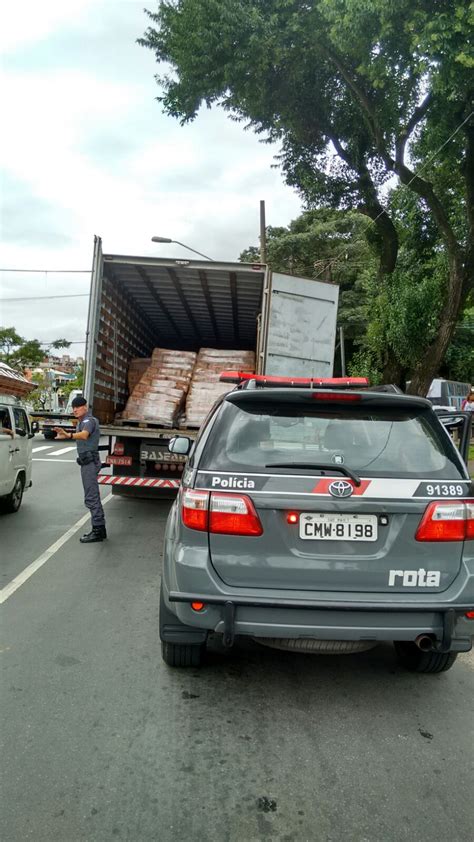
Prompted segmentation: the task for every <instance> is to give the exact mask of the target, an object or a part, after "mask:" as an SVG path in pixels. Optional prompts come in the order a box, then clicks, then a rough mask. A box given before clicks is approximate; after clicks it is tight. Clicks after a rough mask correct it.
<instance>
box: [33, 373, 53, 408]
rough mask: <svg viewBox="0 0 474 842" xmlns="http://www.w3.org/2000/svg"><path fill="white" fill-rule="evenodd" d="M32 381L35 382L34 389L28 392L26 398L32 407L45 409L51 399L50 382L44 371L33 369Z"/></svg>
mask: <svg viewBox="0 0 474 842" xmlns="http://www.w3.org/2000/svg"><path fill="white" fill-rule="evenodd" d="M33 382H34V383H36V389H35V390H34V391H33V392H31V393H30V395H29V398H28V400H29V402H30V403H32V404H33V407H34V409H45V408H46V405H47V404H48V403H49V402H50V400H51V383H50V382H49V380H48V377H47V375H46V372H44V371H35V374H34V377H33Z"/></svg>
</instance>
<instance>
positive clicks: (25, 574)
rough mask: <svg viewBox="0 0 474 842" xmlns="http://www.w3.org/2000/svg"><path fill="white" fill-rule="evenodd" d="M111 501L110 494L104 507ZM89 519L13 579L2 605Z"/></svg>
mask: <svg viewBox="0 0 474 842" xmlns="http://www.w3.org/2000/svg"><path fill="white" fill-rule="evenodd" d="M111 499H112V494H108V495H107V497H104V499H103V500H102V505H103V506H105V504H106V503H108V502H109V500H111ZM89 517H90V515H89V514H87V515H84V516H83V517H81V519H80V520H78V521H77V523H75V524H74V526H71V528H70V529H68V531H67V532H65V533H64V535H61V537H60V538H58V540H57V541H55V542H54V544H51V546H50V547H48V549H47V550H45V551H44V553H42V554H41V555H40V556H38V558H37V559H36V560H35V561H33V562H32V563H31V564H29V565H28V567H25V569H24V570H22V572H21V573H19V574H18V576H15V578H14V579H12V580H11V582H9V583H8V585H5V587H4V588H3V589H2V590H1V591H0V605H1V604H2V603H3V602H6V600H7V599H8V597H10V596H11V595H12V594H13V593H15V591H17V590H18V588H21V586H22V585H24V584H25V582H27V581H28V579H29V578H30V577H31V576H33V573H36V571H37V570H39V569H40V567H42V566H43V564H46V562H47V561H49V559H50V558H51V556H53V555H54V554H55V553H57V551H58V550H60V549H61V547H62V546H63V545H64V544H65V543H66V541H69V538H72V536H73V535H75V533H76V532H77V531H78V530H79V529H80V528H81V526H84V524H85V523H86V522H87V521H88V520H89Z"/></svg>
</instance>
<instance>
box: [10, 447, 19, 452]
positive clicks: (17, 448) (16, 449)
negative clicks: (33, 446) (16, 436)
mask: <svg viewBox="0 0 474 842" xmlns="http://www.w3.org/2000/svg"><path fill="white" fill-rule="evenodd" d="M19 452H20V448H19V447H15V448H14V450H11V449H10V453H19Z"/></svg>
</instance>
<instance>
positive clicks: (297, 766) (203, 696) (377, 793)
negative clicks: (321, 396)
mask: <svg viewBox="0 0 474 842" xmlns="http://www.w3.org/2000/svg"><path fill="white" fill-rule="evenodd" d="M43 444H47V443H46V442H43V440H42V438H40V437H37V441H36V442H35V447H36V446H41V445H43ZM61 446H62V445H56V444H54V445H53V446H52V447H51V449H49V450H44V451H38V452H37V453H36V454H35V456H36V458H37V459H39V458H42V459H45V461H41V462H40V461H35V463H34V466H33V467H34V486H33V488H32V489H31V490H30V491H28V493H27V494H26V495H25V498H24V503H23V507H22V509H21V510H20V512H18V514H16V515H3V516H0V553H1V572H2V586H3V587H4V586H5V585H6V584H7V583H8V582H10V581H11V580H12V578H13V577H15V576H17V575H18V574H19V573H21V571H22V570H23V569H24V568H26V567H27V565H29V564H30V563H32V562H33V561H34V560H35V559H36V558H37V557H39V556H40V555H41V554H42V553H43V552H44V551H45V550H46V549H47V548H48V547H49V546H50V545H51V544H52V543H54V542H55V541H57V540H58V539H59V538H60V537H61V536H62V535H63V534H64V533H65V532H66V531H67V530H68V529H69V527H71V525H72V524H74V523H76V522H77V521H78V520H79V518H81V516H82V515H83V514H84V509H83V507H82V499H81V488H80V479H79V475H78V471H77V468H76V465H75V464H74V453H73V451H71V452H69V453H65V454H62V455H60V456H57V457H55V456H54V455H48V454H54V453H55V452H56V451H57V450H58V449H59V447H61ZM60 459H64V460H66V461H59V460H60ZM108 493H109V490H108V489H106V490H105V491H104V496H105V495H108ZM168 508H169V503H167V502H163V501H162V502H159V501H157V502H155V501H140V500H130V499H127V500H124V499H120V498H116V497H114V498H112V499H111V500H110V501H109V502H108V503H107V504H106V516H107V525H108V531H109V540H108V541H107V542H104V543H103V544H96V545H91V546H82V545H81V544H79V541H78V538H79V536H80V534H81V533H82V531H83V530H82V529H81V530H80V531H79V532H77V533H76V534H75V535H74V536H73V537H71V538H70V539H69V540H68V541H67V542H66V543H64V545H63V546H62V547H61V548H60V549H59V550H58V551H57V552H56V553H55V554H54V555H52V556H51V558H50V559H49V560H48V561H47V562H46V563H45V564H44V565H43V566H42V567H41V568H40V569H39V570H37V572H36V573H35V574H34V575H33V576H31V578H29V579H28V580H27V581H26V582H25V583H24V584H22V585H21V587H19V588H18V589H17V590H16V591H15V592H14V593H13V594H12V595H11V596H10V597H9V599H7V600H6V601H5V602H4V604H3V607H2V636H1V644H0V655H1V659H2V661H1V663H2V679H1V684H0V692H1V698H0V706H1V713H2V728H1V749H0V752H1V753H0V757H1V761H0V765H1V771H2V778H3V780H2V789H1V793H2V795H1V797H2V804H1V816H0V838H1V839H2V842H17V841H19V840H35V842H43V840H44V842H56V840H58V842H76V840H94V842H95V840H97V841H98V842H99V840H100V842H102V840H130V842H141V840H153V841H155V840H156V842H181V840H183V842H184V840H186V842H194V840H196V842H197V840H199V842H202V840H205V842H208V841H209V842H253V840H272V842H300V840H301V841H302V840H311V842H313V840H314V841H315V842H320V841H321V842H342V841H344V842H352V840H353V841H354V842H399V840H400V842H402V840H403V841H405V840H406V842H425V840H426V842H428V840H430V842H445V841H446V842H447V840H449V842H457V840H460V841H461V840H462V842H469V840H473V839H474V798H473V792H474V775H473V771H474V766H473V756H474V753H473V749H474V736H473V724H474V716H473V699H474V658H473V655H472V654H470V655H464V656H462V657H460V658H459V659H458V662H457V664H456V665H455V667H454V668H453V669H452V670H451V672H448V673H446V674H445V675H439V676H413V675H410V674H408V673H405V672H403V671H401V670H399V668H398V667H397V665H396V663H395V658H394V654H393V651H392V648H391V647H390V646H383V647H379V648H377V649H375V650H373V651H371V652H368V653H366V654H364V655H359V656H341V657H339V658H337V657H330V656H325V657H323V656H319V657H317V656H308V655H305V656H303V655H296V656H295V655H290V654H286V653H282V652H276V651H272V650H271V649H265V648H263V647H259V646H258V645H257V644H250V643H249V644H245V645H240V646H237V647H235V648H234V649H233V650H232V651H231V652H230V653H225V652H223V651H221V650H220V648H219V646H218V645H217V644H214V645H213V647H212V651H211V653H210V656H209V660H208V664H207V666H206V667H205V668H203V669H202V670H191V671H183V672H180V671H177V670H170V669H168V668H167V667H166V666H165V665H164V664H163V663H162V661H161V658H160V646H159V639H158V590H159V581H160V571H161V546H162V537H163V530H164V525H165V521H166V516H167V512H168Z"/></svg>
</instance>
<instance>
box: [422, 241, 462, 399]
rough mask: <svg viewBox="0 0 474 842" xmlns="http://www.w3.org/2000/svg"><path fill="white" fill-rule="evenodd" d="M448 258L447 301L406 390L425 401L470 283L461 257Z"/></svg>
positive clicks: (446, 348) (452, 256)
mask: <svg viewBox="0 0 474 842" xmlns="http://www.w3.org/2000/svg"><path fill="white" fill-rule="evenodd" d="M450 257H451V260H450V272H449V282H448V284H447V289H446V300H445V303H444V306H443V309H442V311H441V314H440V318H439V328H438V332H437V334H436V336H435V338H434V339H433V341H432V342H431V343H430V345H428V347H427V348H426V349H425V351H424V353H423V355H422V357H421V358H420V360H419V362H418V363H417V365H416V366H415V368H414V371H413V375H412V378H411V383H410V387H409V389H407V392H409V393H410V394H411V395H422V396H423V397H425V396H426V394H427V393H428V389H429V387H430V384H431V381H432V380H433V378H434V377H435V376H436V374H437V373H438V369H439V368H440V366H441V364H442V362H443V359H444V356H445V354H446V351H447V350H448V347H449V343H450V342H451V339H452V337H453V334H454V331H455V329H456V325H457V320H458V317H459V309H460V306H461V301H462V299H463V296H464V294H465V292H466V289H467V288H468V287H469V285H470V284H471V283H472V278H470V277H469V275H468V269H467V267H466V269H464V268H463V265H462V260H461V256H460V254H459V253H457V254H454V255H450Z"/></svg>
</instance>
